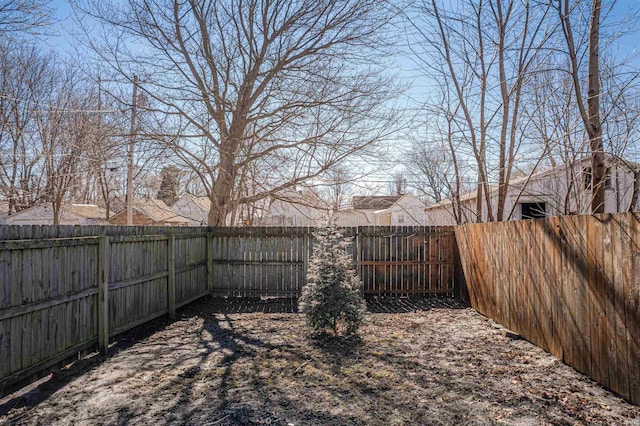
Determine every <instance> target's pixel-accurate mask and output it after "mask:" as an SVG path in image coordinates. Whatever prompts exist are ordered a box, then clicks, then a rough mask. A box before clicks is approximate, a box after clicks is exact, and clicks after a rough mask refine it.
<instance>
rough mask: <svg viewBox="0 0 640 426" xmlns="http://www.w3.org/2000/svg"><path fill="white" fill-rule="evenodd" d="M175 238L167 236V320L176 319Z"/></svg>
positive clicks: (171, 235) (170, 235)
mask: <svg viewBox="0 0 640 426" xmlns="http://www.w3.org/2000/svg"><path fill="white" fill-rule="evenodd" d="M175 242H176V237H175V235H173V234H169V235H168V236H167V271H168V273H169V274H168V275H167V305H168V308H169V318H170V319H176V256H175V253H176V252H175Z"/></svg>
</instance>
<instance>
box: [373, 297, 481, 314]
mask: <svg viewBox="0 0 640 426" xmlns="http://www.w3.org/2000/svg"><path fill="white" fill-rule="evenodd" d="M366 301H367V309H368V310H369V312H371V313H374V314H401V313H409V312H420V311H428V310H431V309H466V308H468V307H469V305H467V304H466V303H464V302H463V301H462V300H460V299H456V298H454V297H449V296H446V297H444V296H431V297H367V298H366Z"/></svg>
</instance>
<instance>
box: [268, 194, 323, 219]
mask: <svg viewBox="0 0 640 426" xmlns="http://www.w3.org/2000/svg"><path fill="white" fill-rule="evenodd" d="M328 218H329V208H328V207H327V206H326V204H325V203H324V201H322V200H321V199H320V198H319V197H318V196H317V195H315V194H314V193H313V192H311V191H294V190H290V191H284V192H282V193H280V194H278V195H277V196H275V197H272V198H271V200H270V201H269V205H268V207H267V210H266V212H265V214H264V215H263V216H262V218H261V219H260V221H259V223H258V224H259V225H260V226H312V227H313V226H326V225H327V222H328Z"/></svg>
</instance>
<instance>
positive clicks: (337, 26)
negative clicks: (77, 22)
mask: <svg viewBox="0 0 640 426" xmlns="http://www.w3.org/2000/svg"><path fill="white" fill-rule="evenodd" d="M75 6H76V10H77V11H78V12H79V13H80V14H82V16H87V15H89V16H92V17H93V18H94V19H96V20H98V21H99V22H101V23H103V24H104V25H105V27H106V28H109V34H111V35H114V34H115V35H116V36H115V37H112V38H111V39H108V40H106V41H105V43H104V44H100V45H98V44H97V42H96V41H95V40H94V41H93V44H94V47H96V49H95V50H96V52H97V54H98V55H99V56H100V58H101V59H102V60H106V61H107V62H108V63H110V64H111V65H112V66H113V67H114V68H115V69H117V70H118V71H120V72H121V73H122V74H123V75H125V76H129V77H130V76H131V75H132V72H131V69H132V68H137V69H138V70H140V71H143V73H142V76H143V77H142V80H143V84H142V85H141V89H142V90H144V91H145V92H146V93H147V96H148V97H149V98H150V100H151V101H152V104H153V105H154V106H155V111H154V112H155V113H156V114H162V115H163V116H164V118H163V119H162V120H163V127H164V136H165V137H164V140H165V143H167V144H170V145H171V147H172V149H173V150H174V152H175V154H176V155H177V156H178V157H179V158H180V159H181V160H182V161H183V162H184V163H185V164H186V165H187V166H188V167H189V168H191V170H193V171H194V172H196V173H197V175H198V176H199V177H200V179H201V180H202V184H203V186H204V188H205V190H206V192H207V195H208V196H209V198H210V200H211V211H210V214H209V224H210V225H223V224H225V223H226V220H227V218H228V216H229V214H230V213H231V212H232V210H234V208H235V207H236V206H237V205H239V204H244V203H251V202H255V201H257V200H260V199H263V198H265V197H268V196H269V195H270V194H272V193H274V192H277V191H281V190H283V189H286V188H288V187H292V186H294V185H296V184H298V183H300V182H304V181H308V180H309V179H311V178H314V177H316V176H319V175H320V174H322V173H323V172H324V171H326V170H328V169H329V168H330V167H331V166H332V165H334V164H337V163H339V162H340V161H342V160H343V159H344V158H346V157H348V156H350V155H352V154H354V153H357V152H358V151H359V150H361V149H363V148H366V147H369V146H371V145H372V144H374V143H375V142H376V141H378V140H379V139H380V138H381V137H383V136H384V135H386V134H387V133H389V132H391V131H392V126H391V124H392V121H391V120H390V113H389V112H387V111H385V109H383V108H381V107H382V105H383V104H384V103H385V102H386V101H387V100H388V99H389V98H390V97H391V96H394V95H395V89H394V87H392V85H391V84H390V81H389V80H388V79H387V78H384V77H383V76H382V73H381V71H382V68H381V67H380V66H379V64H377V63H376V58H379V57H380V52H381V51H380V50H376V49H377V48H379V47H381V46H383V45H384V42H383V38H382V37H380V36H379V35H382V34H381V33H380V32H379V30H380V27H381V26H384V25H385V24H386V23H387V22H388V20H389V18H390V13H389V9H388V7H387V4H386V2H385V1H382V0H338V1H336V0H332V1H329V0H320V1H317V0H314V1H311V0H297V1H290V0H267V1H257V0H249V1H240V0H225V1H209V0H189V1H177V0H173V1H172V0H129V1H126V2H102V1H94V0H86V1H83V0H78V1H77V2H75ZM124 40H126V41H127V42H129V44H128V45H127V44H126V43H124ZM127 46H128V48H127ZM127 49H129V50H127ZM158 133H162V132H158ZM255 164H261V165H264V167H265V168H266V169H268V170H270V171H272V173H270V174H268V175H265V174H263V173H261V170H260V169H258V168H256V167H254V165H255ZM249 172H250V173H249ZM249 176H251V177H252V178H253V179H258V180H257V181H256V183H257V185H253V188H252V189H253V191H252V192H250V193H248V194H246V192H244V191H239V190H238V189H239V188H241V187H242V180H243V179H245V178H247V177H249Z"/></svg>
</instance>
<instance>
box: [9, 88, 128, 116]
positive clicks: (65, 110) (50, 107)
mask: <svg viewBox="0 0 640 426" xmlns="http://www.w3.org/2000/svg"><path fill="white" fill-rule="evenodd" d="M0 98H2V99H7V100H10V101H15V102H21V103H31V104H34V105H36V106H38V107H46V108H48V109H29V111H30V112H58V113H60V112H62V113H67V114H75V113H90V114H114V113H117V112H122V110H119V109H106V110H105V109H103V110H101V109H76V108H59V107H57V106H54V105H51V104H44V103H40V102H37V101H30V100H27V99H20V98H16V97H13V96H7V95H4V94H2V93H0Z"/></svg>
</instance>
